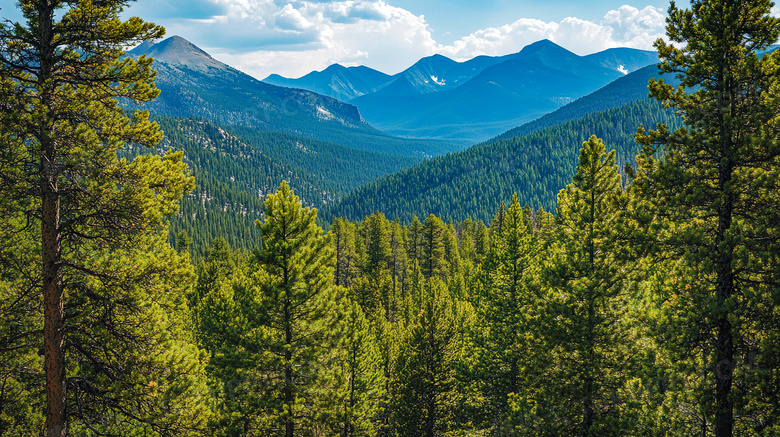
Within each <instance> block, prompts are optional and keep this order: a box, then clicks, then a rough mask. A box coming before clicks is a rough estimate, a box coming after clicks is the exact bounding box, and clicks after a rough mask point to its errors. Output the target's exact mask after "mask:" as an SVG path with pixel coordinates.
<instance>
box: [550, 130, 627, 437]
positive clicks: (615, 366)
mask: <svg viewBox="0 0 780 437" xmlns="http://www.w3.org/2000/svg"><path fill="white" fill-rule="evenodd" d="M624 204H625V196H624V195H623V190H622V185H621V177H620V174H619V173H618V171H617V166H616V165H615V151H614V150H612V151H610V152H609V153H607V152H606V151H605V147H604V144H603V143H602V141H601V140H599V139H597V138H596V137H595V136H592V137H591V138H590V139H589V140H588V141H587V142H585V143H584V144H583V147H582V149H581V152H580V159H579V165H578V166H577V173H576V175H575V176H574V178H573V182H572V184H570V185H569V186H567V187H566V188H565V189H563V190H561V192H560V193H559V194H558V215H557V217H556V221H557V233H556V235H555V240H554V242H553V243H552V247H551V248H550V250H549V254H548V255H547V256H548V257H549V261H548V263H547V264H546V265H545V267H544V271H543V273H542V275H543V280H544V283H545V286H544V288H545V289H544V299H545V301H546V305H545V309H544V312H545V318H546V320H545V321H544V322H543V326H544V327H545V329H544V331H545V332H544V334H543V335H544V338H545V343H546V346H547V350H550V351H551V353H552V354H554V355H555V356H556V364H555V366H552V367H551V368H550V369H549V371H548V373H547V377H548V378H549V379H548V381H547V383H546V384H545V390H549V391H548V393H549V394H550V397H549V398H548V401H549V402H550V403H549V404H548V406H547V408H549V409H550V410H548V411H549V412H550V413H549V416H548V417H547V418H544V417H543V424H542V427H541V429H540V430H539V433H540V434H548V435H556V434H560V433H561V432H564V433H566V434H568V435H579V436H589V435H625V434H626V433H628V432H627V430H626V429H625V428H624V427H623V426H624V425H625V423H621V414H622V406H621V405H620V402H619V398H617V397H616V395H617V394H618V393H620V390H621V389H622V387H623V385H624V384H625V381H626V379H627V377H626V374H625V366H626V360H627V357H626V352H625V350H626V342H627V338H626V330H625V327H624V321H623V318H622V308H624V307H625V305H626V296H625V293H624V291H623V284H624V279H625V275H626V272H627V269H625V268H624V265H623V263H622V261H621V260H620V257H618V256H616V250H617V245H616V244H615V243H616V241H617V240H618V234H617V229H620V226H619V220H620V217H621V214H619V211H620V210H621V208H623V205H624ZM550 419H552V420H550ZM545 422H546V423H545ZM564 424H565V425H564Z"/></svg>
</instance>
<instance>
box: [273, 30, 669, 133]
mask: <svg viewBox="0 0 780 437" xmlns="http://www.w3.org/2000/svg"><path fill="white" fill-rule="evenodd" d="M657 62H658V59H657V55H656V54H655V52H650V51H644V50H636V49H630V48H614V49H608V50H605V51H603V52H599V53H594V54H592V55H588V56H578V55H576V54H574V53H572V52H570V51H568V50H566V49H564V48H562V47H560V46H558V45H556V44H555V43H553V42H551V41H549V40H542V41H538V42H536V43H534V44H531V45H529V46H527V47H525V48H524V49H523V50H522V51H520V52H519V53H514V54H511V55H506V56H499V57H491V56H479V57H476V58H474V59H471V60H469V61H466V62H456V61H454V60H452V59H449V58H447V57H445V56H441V55H434V56H429V57H426V58H423V59H420V60H419V61H418V62H416V63H415V64H414V65H412V66H411V67H409V68H408V69H406V70H404V71H402V72H401V73H398V74H396V75H394V76H386V78H387V80H386V82H385V83H382V84H379V83H378V81H379V80H381V77H380V76H379V75H374V76H373V79H375V80H377V81H375V82H371V86H370V87H369V86H363V87H357V86H354V85H353V86H351V87H349V89H351V90H355V92H352V93H345V92H343V91H341V89H342V88H339V84H340V83H341V82H340V81H338V80H334V79H333V78H334V77H337V76H336V75H335V74H334V73H335V72H338V71H343V69H344V67H341V66H338V67H340V70H339V69H335V68H334V67H333V66H332V67H330V68H328V69H326V70H324V71H323V72H315V73H310V74H309V75H306V76H304V77H302V78H300V79H284V78H281V77H280V76H275V75H272V76H269V78H267V79H266V81H267V82H269V83H275V84H277V85H283V86H290V87H297V88H303V89H308V90H313V91H316V92H319V93H324V94H328V93H330V94H329V95H333V96H337V95H338V96H339V97H338V98H343V99H345V100H348V101H349V103H352V104H354V105H356V106H357V107H358V108H359V109H360V112H361V114H362V115H363V117H364V118H365V119H366V121H368V122H369V123H371V124H372V125H373V126H375V127H377V128H379V129H382V130H385V131H387V132H390V133H393V134H396V135H401V136H407V137H417V138H426V137H429V138H447V139H458V140H465V141H471V142H477V141H483V140H485V139H486V138H489V137H491V136H493V135H496V134H499V133H500V132H503V131H505V130H507V129H509V128H512V127H515V126H517V125H520V124H522V123H525V122H527V121H530V120H533V119H536V118H538V117H540V116H542V115H544V114H546V113H548V112H550V111H553V110H555V109H557V108H558V107H560V106H562V105H564V104H566V103H569V102H571V101H573V100H575V99H577V98H579V97H581V96H583V95H586V94H588V93H590V92H592V91H594V90H596V89H599V88H600V87H602V86H604V85H606V84H607V83H609V82H611V81H613V80H615V79H618V78H620V77H622V76H624V75H625V74H628V73H630V72H632V71H635V70H637V69H639V68H642V67H644V66H646V65H650V64H655V63H657ZM353 68H356V67H353ZM372 71H373V70H372ZM326 72H327V73H328V75H326V74H325V73H326ZM376 73H378V72H376ZM380 74H381V73H380ZM323 76H325V78H326V79H327V80H320V81H319V82H316V83H314V81H313V80H312V79H313V78H314V77H323ZM353 76H354V74H353ZM346 82H349V83H351V84H355V83H358V81H357V79H355V78H354V77H351V78H350V79H348V80H347V81H346ZM351 95H354V96H355V97H354V98H352V99H351V100H350V99H347V98H348V97H349V96H351Z"/></svg>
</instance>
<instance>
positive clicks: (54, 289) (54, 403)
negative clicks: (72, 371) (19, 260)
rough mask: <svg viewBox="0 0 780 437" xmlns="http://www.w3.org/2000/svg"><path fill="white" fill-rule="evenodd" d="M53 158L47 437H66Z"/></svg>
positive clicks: (46, 236)
mask: <svg viewBox="0 0 780 437" xmlns="http://www.w3.org/2000/svg"><path fill="white" fill-rule="evenodd" d="M53 155H54V154H53V153H51V154H44V158H43V160H42V161H43V162H42V163H41V165H42V168H43V171H44V174H45V175H46V176H45V178H44V180H43V181H42V182H41V188H42V192H43V199H42V206H41V255H42V261H43V278H42V281H43V283H42V292H43V316H44V321H43V342H44V347H43V349H44V369H45V372H46V435H47V437H55V436H64V435H65V433H66V418H65V351H64V350H63V333H64V328H65V326H64V323H65V320H64V319H65V316H64V311H63V302H62V292H63V289H62V263H61V259H60V256H61V245H60V231H59V225H60V200H59V197H58V193H57V181H56V176H55V175H54V172H55V169H54V162H53V158H52V159H51V160H48V159H47V157H49V156H53Z"/></svg>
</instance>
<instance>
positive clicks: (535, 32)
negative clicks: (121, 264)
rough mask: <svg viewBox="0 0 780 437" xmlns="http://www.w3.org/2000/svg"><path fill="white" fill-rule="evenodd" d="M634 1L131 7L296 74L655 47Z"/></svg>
mask: <svg viewBox="0 0 780 437" xmlns="http://www.w3.org/2000/svg"><path fill="white" fill-rule="evenodd" d="M630 1H631V0H622V1H621V0H616V1H612V0H599V1H590V2H588V1H581V0H579V1H578V0H548V1H544V2H540V1H526V0H478V1H475V0H447V1H445V0H295V1H289V0H138V1H137V2H135V3H133V4H132V6H131V7H130V8H129V9H128V11H127V14H128V15H136V16H140V17H142V18H144V19H146V20H148V21H153V22H156V23H158V24H162V25H164V26H165V27H166V28H167V30H168V35H169V36H170V35H180V36H182V37H184V38H186V39H188V40H190V41H192V42H193V43H195V44H196V45H198V46H199V47H201V48H203V49H204V50H206V51H208V52H209V53H210V54H212V56H214V57H215V58H217V59H219V60H221V61H223V62H226V63H228V64H230V65H232V66H234V67H236V68H239V69H241V70H243V71H245V72H247V73H249V74H251V75H253V76H255V77H257V78H260V79H262V78H264V77H266V76H267V75H268V74H271V73H278V74H282V75H283V76H287V77H299V76H302V75H303V74H306V73H308V72H310V71H312V70H322V69H324V68H325V67H327V66H328V65H330V64H332V63H336V62H338V63H341V64H343V65H347V66H351V65H367V66H369V67H372V68H375V69H378V70H381V71H384V72H386V73H389V74H393V73H397V72H399V71H401V70H403V69H405V68H407V67H409V66H410V65H411V64H413V63H414V62H415V61H417V60H418V59H419V58H421V57H424V56H429V55H432V54H435V53H439V54H443V55H445V56H448V57H450V58H453V59H456V60H466V59H470V58H472V57H474V56H477V55H483V54H484V55H504V54H508V53H515V52H517V51H520V50H521V49H522V48H523V47H524V46H526V45H528V44H530V43H532V42H535V41H538V40H540V39H542V38H547V39H550V40H552V41H553V42H556V43H557V44H559V45H561V46H563V47H565V48H567V49H569V50H571V51H573V52H575V53H577V54H580V55H584V54H589V53H594V52H597V51H601V50H604V49H607V48H610V47H634V48H641V49H648V50H652V42H653V41H655V40H656V39H657V38H659V37H661V36H663V28H664V18H665V16H666V9H667V7H668V1H660V0H638V1H641V2H639V3H630ZM14 4H15V0H0V8H2V10H1V11H0V14H2V16H4V17H6V18H14V19H16V18H18V14H16V13H15V11H13V8H14ZM684 4H685V2H684V1H681V2H680V5H684Z"/></svg>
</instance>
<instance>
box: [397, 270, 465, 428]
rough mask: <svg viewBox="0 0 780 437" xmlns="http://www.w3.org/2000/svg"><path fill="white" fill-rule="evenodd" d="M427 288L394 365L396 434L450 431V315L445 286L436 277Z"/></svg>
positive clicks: (452, 377)
mask: <svg viewBox="0 0 780 437" xmlns="http://www.w3.org/2000/svg"><path fill="white" fill-rule="evenodd" d="M429 284H431V286H430V289H429V291H428V292H427V293H426V295H425V300H424V301H423V303H422V305H421V306H420V313H419V315H418V317H417V320H414V321H412V322H411V323H410V325H409V326H408V328H407V330H406V333H405V335H404V338H403V343H402V348H401V350H400V351H399V355H398V358H397V361H396V368H395V381H394V383H393V393H394V402H393V405H392V407H393V419H394V420H393V422H394V428H395V432H396V435H399V436H408V437H419V436H424V437H435V436H438V435H442V434H443V433H444V432H446V431H447V430H448V429H449V428H450V427H451V423H450V419H451V417H452V414H453V407H454V405H453V402H452V398H453V395H454V394H453V393H452V390H453V388H454V384H455V371H454V363H455V361H456V359H457V355H456V353H455V350H454V349H455V339H454V338H455V335H456V330H455V326H454V316H453V314H452V306H451V302H449V300H450V298H449V296H448V295H447V289H446V287H444V285H443V284H442V283H441V282H440V281H438V280H436V279H434V280H433V281H429Z"/></svg>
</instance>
